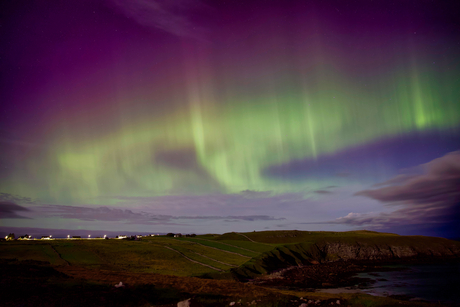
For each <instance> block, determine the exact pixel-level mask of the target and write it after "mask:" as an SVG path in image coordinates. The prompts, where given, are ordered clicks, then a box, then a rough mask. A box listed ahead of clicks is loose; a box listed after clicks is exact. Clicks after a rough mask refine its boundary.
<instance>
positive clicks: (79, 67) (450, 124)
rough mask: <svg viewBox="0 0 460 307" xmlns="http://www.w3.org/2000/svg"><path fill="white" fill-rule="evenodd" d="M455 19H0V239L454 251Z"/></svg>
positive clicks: (196, 13)
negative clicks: (345, 243) (236, 241)
mask: <svg viewBox="0 0 460 307" xmlns="http://www.w3.org/2000/svg"><path fill="white" fill-rule="evenodd" d="M456 2H457V1H424V0H419V1H400V0H397V1H391V0H382V1H377V0H376V1H370V0H363V1H360V0H356V1H351V0H340V1H339V0H337V1H327V0H317V1H297V0H292V1H285V0H283V1H276V0H274V1H267V0H263V1H252V0H245V1H215V0H206V1H199V0H174V1H169V0H130V1H123V0H106V1H84V0H78V1H77V0H69V1H64V0H62V1H54V0H49V1H2V2H1V3H0V40H1V41H0V71H1V73H0V93H1V96H0V102H1V112H0V148H1V150H0V193H2V194H0V228H1V229H0V230H1V231H3V232H8V230H9V229H16V230H17V231H18V229H17V228H14V227H19V228H21V229H25V228H28V230H29V232H30V229H32V228H33V229H37V228H46V229H65V230H101V231H102V230H107V231H120V232H123V231H126V232H128V231H133V232H136V231H137V232H154V233H157V232H163V233H164V232H182V233H191V232H194V233H224V232H229V231H239V232H241V231H253V230H256V231H261V230H281V229H298V230H312V231H313V230H331V231H345V230H354V229H369V230H377V231H385V232H394V233H399V234H421V235H433V236H443V237H449V238H455V237H459V236H460V226H459V225H458V221H459V220H460V151H459V150H460V26H459V18H458V12H459V7H458V3H456ZM20 234H22V233H17V235H20Z"/></svg>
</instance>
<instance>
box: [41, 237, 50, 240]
mask: <svg viewBox="0 0 460 307" xmlns="http://www.w3.org/2000/svg"><path fill="white" fill-rule="evenodd" d="M51 237H52V236H42V240H51Z"/></svg>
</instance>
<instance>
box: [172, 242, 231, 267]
mask: <svg viewBox="0 0 460 307" xmlns="http://www.w3.org/2000/svg"><path fill="white" fill-rule="evenodd" d="M164 247H166V248H167V249H170V250H172V251H175V252H176V253H178V254H180V255H181V256H182V257H184V258H185V259H187V260H189V261H191V262H194V263H197V264H201V265H203V266H205V267H208V268H210V269H213V270H216V271H220V272H224V270H221V269H218V268H215V267H213V266H210V265H208V264H204V263H201V262H199V261H196V260H193V259H190V258H189V257H187V256H185V255H184V254H182V253H181V252H180V251H178V250H175V249H174V248H172V247H169V246H164Z"/></svg>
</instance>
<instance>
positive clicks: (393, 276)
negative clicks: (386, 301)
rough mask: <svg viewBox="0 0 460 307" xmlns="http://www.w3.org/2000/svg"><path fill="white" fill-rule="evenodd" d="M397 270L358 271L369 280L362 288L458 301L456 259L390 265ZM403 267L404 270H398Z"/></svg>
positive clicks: (382, 293) (459, 274)
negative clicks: (435, 262)
mask: <svg viewBox="0 0 460 307" xmlns="http://www.w3.org/2000/svg"><path fill="white" fill-rule="evenodd" d="M387 267H390V268H395V269H397V271H388V272H375V273H373V272H368V273H358V274H357V275H356V277H360V278H368V279H371V280H373V283H371V284H369V285H368V286H366V287H365V288H364V289H362V291H363V292H366V293H368V294H371V295H379V296H389V295H404V296H408V297H411V298H419V299H424V300H427V301H432V302H446V303H447V302H448V303H455V304H459V305H460V263H458V262H457V263H445V264H419V265H393V266H387ZM401 268H403V269H404V270H399V269H401Z"/></svg>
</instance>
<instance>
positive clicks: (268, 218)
mask: <svg viewBox="0 0 460 307" xmlns="http://www.w3.org/2000/svg"><path fill="white" fill-rule="evenodd" d="M172 218H173V219H181V220H182V219H183V220H190V219H193V220H225V219H228V220H232V221H280V220H285V218H284V217H280V218H276V217H273V216H268V215H241V216H232V215H230V216H177V217H172Z"/></svg>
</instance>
